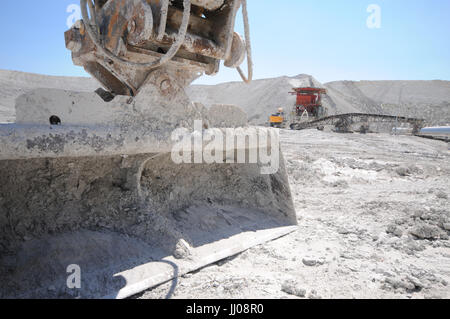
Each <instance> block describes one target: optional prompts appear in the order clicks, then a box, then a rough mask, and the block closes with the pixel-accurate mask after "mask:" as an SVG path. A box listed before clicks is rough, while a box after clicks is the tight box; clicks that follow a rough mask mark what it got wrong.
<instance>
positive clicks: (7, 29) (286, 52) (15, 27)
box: [0, 0, 450, 84]
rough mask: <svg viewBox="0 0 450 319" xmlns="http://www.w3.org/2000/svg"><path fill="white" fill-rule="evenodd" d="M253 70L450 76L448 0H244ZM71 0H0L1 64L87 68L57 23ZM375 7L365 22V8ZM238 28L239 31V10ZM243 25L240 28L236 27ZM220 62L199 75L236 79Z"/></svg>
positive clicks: (327, 75) (51, 69) (68, 70)
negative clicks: (211, 72) (375, 17)
mask: <svg viewBox="0 0 450 319" xmlns="http://www.w3.org/2000/svg"><path fill="white" fill-rule="evenodd" d="M248 3H249V12H250V23H251V33H252V44H253V55H254V60H255V61H254V64H255V78H268V77H276V76H281V75H291V76H292V75H297V74H300V73H307V74H311V75H313V76H314V77H316V78H317V79H318V80H319V81H321V82H328V81H334V80H434V79H441V80H450V1H448V0H409V1H407V0H368V1H365V0H343V1H338V0H248ZM71 4H78V1H76V0H39V1H36V0H22V1H3V2H2V10H1V12H0V17H1V19H0V38H1V40H2V41H1V47H0V69H9V70H19V71H26V72H33V73H41V74H50V75H69V76H77V75H79V76H86V73H84V71H83V69H82V68H80V67H76V66H74V65H73V64H72V61H71V58H70V52H69V51H67V50H66V48H65V46H64V35H63V33H64V31H65V30H66V29H67V19H68V17H69V16H70V14H71V13H68V12H67V8H68V6H69V5H71ZM370 4H376V5H378V6H379V7H380V8H381V28H379V29H377V28H376V29H370V28H368V27H367V24H366V21H367V19H368V17H369V16H370V13H368V12H367V8H368V6H369V5H370ZM237 29H238V31H242V23H241V19H240V18H239V22H238V24H237ZM241 33H242V32H241ZM239 79H240V78H239V76H238V75H237V72H236V71H235V70H230V69H226V68H225V67H223V68H222V69H221V73H220V74H219V75H218V76H215V77H206V76H205V77H203V78H202V79H201V80H199V81H198V83H207V84H213V83H219V82H224V81H238V80H239Z"/></svg>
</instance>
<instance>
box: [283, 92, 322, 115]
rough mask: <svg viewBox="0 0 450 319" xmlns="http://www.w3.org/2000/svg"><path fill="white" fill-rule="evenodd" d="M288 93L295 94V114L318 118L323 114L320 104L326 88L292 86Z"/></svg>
mask: <svg viewBox="0 0 450 319" xmlns="http://www.w3.org/2000/svg"><path fill="white" fill-rule="evenodd" d="M293 90H294V92H289V93H290V94H293V95H297V102H296V104H295V113H296V114H295V115H296V116H300V117H304V116H305V115H306V116H307V117H315V118H319V117H322V116H324V115H325V109H324V108H323V106H322V95H323V94H327V90H325V89H319V88H310V87H308V88H294V89H293Z"/></svg>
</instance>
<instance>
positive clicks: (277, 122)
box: [269, 108, 286, 128]
mask: <svg viewBox="0 0 450 319" xmlns="http://www.w3.org/2000/svg"><path fill="white" fill-rule="evenodd" d="M269 122H270V126H271V127H277V128H283V127H284V126H285V123H286V115H285V113H284V110H283V109H282V108H279V109H278V112H277V113H275V114H272V115H271V116H270V120H269Z"/></svg>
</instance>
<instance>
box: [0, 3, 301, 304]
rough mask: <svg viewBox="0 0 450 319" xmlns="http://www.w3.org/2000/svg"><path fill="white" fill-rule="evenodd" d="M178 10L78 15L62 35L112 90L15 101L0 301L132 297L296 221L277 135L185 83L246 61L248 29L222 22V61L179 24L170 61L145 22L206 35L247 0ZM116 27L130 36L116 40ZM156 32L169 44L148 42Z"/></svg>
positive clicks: (1, 179)
mask: <svg viewBox="0 0 450 319" xmlns="http://www.w3.org/2000/svg"><path fill="white" fill-rule="evenodd" d="M156 3H158V6H162V7H161V8H159V9H160V11H157V9H158V8H156V7H155V5H156ZM180 3H181V4H180ZM83 4H84V5H85V6H86V1H82V5H83ZM182 4H183V3H182V2H181V1H173V2H168V1H125V2H124V1H113V0H109V1H95V2H94V3H91V5H89V7H90V8H91V9H93V8H95V9H97V11H91V15H90V19H89V20H88V18H87V17H86V12H84V15H85V17H84V21H89V27H88V26H87V24H85V23H84V22H82V21H80V22H78V23H77V24H76V25H75V26H74V28H73V29H71V30H70V31H69V33H66V40H67V44H68V47H69V48H71V49H72V51H73V58H74V61H75V62H76V63H80V64H81V65H83V66H84V67H85V69H86V70H87V71H88V72H91V73H92V75H93V76H94V77H95V78H97V79H99V81H100V82H101V83H102V84H103V86H104V88H106V89H107V90H103V89H102V90H99V91H98V92H97V93H79V92H69V91H62V90H54V89H39V90H35V91H33V92H29V93H26V94H24V95H22V96H21V97H19V98H18V99H17V101H16V123H14V124H3V125H0V282H1V283H2V285H1V287H0V298H126V297H129V296H132V295H135V294H137V293H140V292H142V291H144V290H146V289H148V288H152V287H154V286H157V285H159V284H162V283H164V282H167V281H170V280H172V279H174V278H177V277H179V276H181V275H183V274H186V273H189V272H193V271H195V270H198V269H200V268H202V267H204V266H207V265H209V264H212V263H214V262H217V261H220V260H222V259H225V258H227V257H230V256H233V255H236V254H238V253H240V252H242V251H244V250H246V249H248V248H250V247H252V246H255V245H258V244H262V243H264V242H266V241H269V240H273V239H276V238H278V237H281V236H284V235H286V234H288V233H290V232H292V231H294V230H295V229H296V223H297V222H296V214H295V210H294V206H293V201H292V197H291V193H290V188H289V183H288V179H287V173H286V171H285V166H284V161H283V158H282V154H281V152H280V144H279V140H278V136H277V132H276V131H275V130H271V129H263V128H252V127H249V126H248V125H247V117H246V114H245V113H244V112H243V111H242V110H241V109H239V108H238V107H235V106H229V105H216V106H213V107H211V108H210V109H207V108H205V107H204V106H203V105H201V104H198V103H193V102H191V101H190V100H189V98H188V97H187V95H186V94H185V91H184V88H185V87H186V86H187V85H188V84H189V83H190V82H191V81H192V80H193V79H194V78H196V77H197V76H198V75H199V73H198V72H208V70H211V69H210V67H211V66H214V65H216V64H217V63H216V62H217V61H220V60H225V61H226V62H227V63H228V64H231V65H233V64H235V63H237V62H242V61H238V60H241V58H236V52H235V51H236V50H237V51H239V50H241V49H242V43H240V42H239V39H240V37H236V36H234V38H233V36H231V38H229V40H230V41H228V40H226V39H225V38H227V37H226V36H227V35H229V34H230V32H229V30H228V31H226V30H227V29H226V28H225V29H223V30H222V31H221V32H222V33H221V36H219V35H217V36H218V38H217V39H222V40H223V41H222V42H221V41H218V40H217V39H216V40H217V41H212V40H211V43H215V44H214V45H216V48H217V50H219V49H220V50H219V51H220V52H223V54H224V55H223V56H221V55H220V56H219V55H218V56H216V57H214V56H211V55H212V53H211V52H213V51H211V50H206V51H202V52H206V53H204V54H205V55H201V54H199V53H198V54H193V53H192V52H190V50H196V48H197V47H196V46H195V45H193V46H190V45H189V43H190V44H192V43H191V42H189V41H188V40H189V39H190V37H193V35H189V34H187V33H185V32H182V33H185V34H183V36H184V39H185V41H184V42H189V43H188V44H185V45H184V46H183V45H181V46H180V48H178V50H177V51H176V56H173V57H170V59H168V60H167V61H166V62H164V58H163V59H162V61H161V57H162V56H164V54H165V53H159V52H170V48H167V46H169V47H170V46H171V44H170V39H169V38H170V36H169V35H168V34H171V33H170V32H169V31H167V30H165V29H164V28H161V27H160V28H154V29H155V31H154V32H153V33H152V32H147V31H145V28H143V26H142V25H141V24H142V23H144V26H146V27H148V23H149V21H150V20H149V19H151V22H153V23H155V25H157V24H160V25H163V24H164V25H167V26H171V28H175V27H176V26H178V27H179V28H181V29H183V27H182V26H181V27H180V26H179V24H178V25H177V23H176V21H177V19H181V20H184V19H183V18H182V17H180V15H181V16H188V17H190V18H191V19H190V20H189V21H190V23H191V24H192V23H194V22H192V21H196V22H195V26H194V25H192V26H191V27H190V28H188V30H190V31H189V32H197V31H198V32H199V34H197V35H196V36H197V37H201V36H205V35H211V34H212V31H211V30H215V29H208V30H210V31H211V32H200V31H202V30H204V29H203V28H202V24H201V23H205V22H207V23H209V24H211V25H214V23H219V22H220V23H219V24H220V25H232V24H233V25H234V16H235V14H236V10H237V9H238V8H239V6H240V4H241V1H233V0H215V1H200V0H198V1H194V0H192V4H191V2H190V1H187V0H185V1H184V6H185V8H184V11H183V6H182ZM243 4H244V5H245V2H243ZM122 5H124V6H125V8H122V7H121V6H122ZM165 5H167V7H165ZM150 7H151V9H152V10H149V8H150ZM187 7H189V8H190V9H191V10H190V12H189V10H186V8H187ZM114 8H115V10H122V9H123V11H120V14H119V18H116V19H108V16H109V15H111V14H114V12H115V11H114V10H113V9H114ZM120 8H122V9H120ZM200 9H201V10H200ZM244 9H245V10H246V8H245V7H244ZM84 11H86V9H84ZM186 11H188V13H189V15H187V14H186ZM156 12H158V14H156ZM146 14H152V15H153V17H148V16H146ZM193 15H197V17H198V15H200V17H201V20H198V19H194V18H193V17H192V16H193ZM116 17H117V16H116ZM136 17H138V18H139V19H137V18H136ZM94 18H95V19H94ZM94 20H95V21H97V22H96V23H94V22H93V21H94ZM112 20H114V21H116V22H117V21H118V22H117V23H121V24H120V28H118V26H116V25H114V26H105V24H106V23H107V22H108V21H112ZM203 20H204V21H203ZM124 21H125V22H127V23H125V22H124ZM130 21H131V22H130ZM224 21H225V22H226V23H225V24H224ZM163 22H164V23H163ZM179 22H180V23H181V24H183V21H179ZM113 27H114V28H115V27H117V29H114V28H113ZM88 28H91V29H92V30H91V31H90V32H88V31H87V29H88ZM113 29H114V30H115V31H114V32H112V33H111V34H112V35H111V36H108V35H107V30H113ZM186 29H187V28H186ZM93 30H99V31H98V32H99V33H98V34H97V35H96V36H98V35H101V36H100V37H103V38H104V39H103V40H101V41H97V40H96V39H93V38H92V34H91V35H90V33H93ZM117 30H121V32H122V31H123V32H125V33H126V36H122V37H119V38H118V39H116V40H117V42H115V40H114V39H112V38H111V37H112V36H113V35H114V36H115V35H117V34H118V33H117V32H118V31H117ZM135 30H140V31H141V32H143V33H144V35H145V36H146V37H155V39H153V38H152V39H153V40H150V39H147V40H145V41H143V42H142V41H141V42H140V41H138V40H136V32H137V31H136V32H135ZM161 30H162V31H161ZM230 30H231V31H232V28H231V29H230ZM157 31H159V32H157ZM133 32H135V33H133ZM158 33H160V34H158ZM159 35H162V39H163V40H162V41H163V42H164V41H166V42H164V43H165V45H163V44H161V46H160V47H157V46H152V45H151V44H152V43H157V41H160V40H158V36H159ZM231 35H233V34H232V33H231ZM127 36H128V37H132V39H129V38H127ZM105 39H107V40H108V41H109V42H108V41H105ZM164 39H165V40H164ZM113 40H114V41H113ZM141 40H142V39H141ZM213 40H214V39H213ZM77 41H78V42H77ZM97 42H99V43H100V42H101V44H102V45H103V46H104V47H102V48H100V47H98V45H99V43H97ZM174 42H177V39H175V40H174ZM202 43H203V44H204V45H209V44H208V43H209V42H202ZM233 43H234V44H233ZM239 43H240V44H241V45H240V44H239ZM115 45H117V46H118V48H120V50H116V51H115V50H114V48H115ZM139 45H141V46H139ZM175 45H178V44H175ZM245 47H247V49H248V46H246V45H244V48H245ZM108 48H109V49H108ZM197 49H198V48H197ZM132 50H133V52H132ZM151 50H155V51H154V52H153V51H151ZM166 50H167V51H166ZM137 51H139V52H140V54H141V55H140V56H138V53H137ZM150 51H151V52H150ZM219 51H217V52H219ZM227 52H228V53H227ZM233 52H234V53H233ZM109 55H111V57H112V58H111V59H110V60H108V59H109V58H108V57H107V56H109ZM237 55H239V54H237ZM233 56H234V57H233ZM114 57H116V58H117V59H115V58H114ZM119 57H120V58H119ZM145 59H146V60H145ZM138 60H139V61H143V60H145V61H146V62H145V63H146V64H147V65H146V66H138V65H137V64H136V63H138V62H136V61H138ZM123 61H128V63H125V62H123ZM158 61H159V62H158ZM233 61H234V62H233ZM153 62H156V64H157V67H155V66H150V64H152V63H153ZM129 63H131V64H132V65H128V64H129ZM133 63H134V64H133ZM139 63H141V62H139ZM133 68H135V69H133ZM133 70H134V71H133ZM241 74H242V72H241ZM250 78H251V76H249V78H247V79H246V80H250Z"/></svg>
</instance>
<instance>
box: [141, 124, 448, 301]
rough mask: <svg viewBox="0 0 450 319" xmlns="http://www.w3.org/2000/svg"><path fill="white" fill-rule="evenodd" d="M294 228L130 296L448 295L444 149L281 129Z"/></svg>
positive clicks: (386, 138)
mask: <svg viewBox="0 0 450 319" xmlns="http://www.w3.org/2000/svg"><path fill="white" fill-rule="evenodd" d="M281 137H282V148H283V152H284V155H285V157H286V162H287V163H286V164H287V169H288V173H289V179H290V184H291V189H292V193H293V197H294V202H295V206H296V210H297V216H298V223H299V227H298V230H297V231H296V232H295V233H292V234H291V235H288V236H286V237H283V238H280V239H278V240H275V241H272V242H269V243H266V244H264V245H261V246H258V247H254V248H252V249H250V250H248V251H246V252H244V253H242V254H240V255H238V256H235V257H233V258H230V259H228V260H225V261H222V262H219V263H217V264H214V265H212V266H209V267H207V268H204V269H202V270H200V271H198V272H196V273H192V274H188V275H186V276H184V277H183V278H179V279H177V280H176V281H174V282H169V283H166V284H164V285H162V286H159V287H157V288H155V289H153V290H150V291H147V292H145V293H143V294H141V295H139V296H136V297H137V298H144V299H153V298H189V299H190V298H207V299H208V298H245V299H246V298H449V297H450V286H449V285H450V241H449V239H448V237H449V236H448V235H449V234H450V232H449V230H450V202H449V196H450V191H449V185H450V160H449V159H450V151H449V146H448V144H447V143H444V142H439V141H433V140H427V139H421V138H418V137H408V136H391V135H389V134H368V135H360V134H345V135H338V134H335V133H331V132H319V131H316V130H309V131H301V132H299V131H281Z"/></svg>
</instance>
